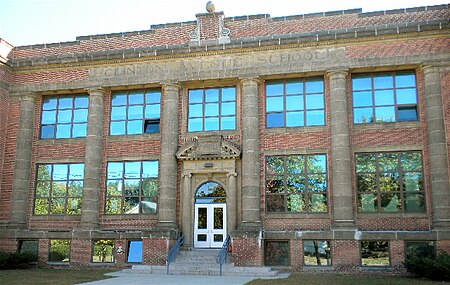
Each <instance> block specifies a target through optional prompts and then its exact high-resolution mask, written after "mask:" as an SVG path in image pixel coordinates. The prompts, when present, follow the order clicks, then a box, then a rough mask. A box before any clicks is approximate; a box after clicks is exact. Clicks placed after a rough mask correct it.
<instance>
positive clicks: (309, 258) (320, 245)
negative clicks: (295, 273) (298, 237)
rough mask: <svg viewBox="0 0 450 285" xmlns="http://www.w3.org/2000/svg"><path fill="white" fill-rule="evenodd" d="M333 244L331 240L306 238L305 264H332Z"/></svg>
mask: <svg viewBox="0 0 450 285" xmlns="http://www.w3.org/2000/svg"><path fill="white" fill-rule="evenodd" d="M330 252H331V246H330V242H329V241H323V240H304V241H303V260H304V264H305V265H310V266H330V265H331V254H330Z"/></svg>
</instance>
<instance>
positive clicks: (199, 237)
mask: <svg viewBox="0 0 450 285" xmlns="http://www.w3.org/2000/svg"><path fill="white" fill-rule="evenodd" d="M197 241H206V235H197Z"/></svg>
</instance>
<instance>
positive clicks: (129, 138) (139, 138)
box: [106, 133, 161, 142]
mask: <svg viewBox="0 0 450 285" xmlns="http://www.w3.org/2000/svg"><path fill="white" fill-rule="evenodd" d="M150 140H154V141H159V140H161V133H154V134H140V135H119V136H111V135H108V136H107V138H106V141H107V142H125V141H126V142H128V141H150Z"/></svg>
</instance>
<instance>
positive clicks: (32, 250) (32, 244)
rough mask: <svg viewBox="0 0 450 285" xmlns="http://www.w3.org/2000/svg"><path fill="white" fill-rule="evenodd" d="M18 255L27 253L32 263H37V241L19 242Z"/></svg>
mask: <svg viewBox="0 0 450 285" xmlns="http://www.w3.org/2000/svg"><path fill="white" fill-rule="evenodd" d="M18 252H19V253H29V254H31V255H32V261H33V262H37V261H38V241H37V240H19V248H18Z"/></svg>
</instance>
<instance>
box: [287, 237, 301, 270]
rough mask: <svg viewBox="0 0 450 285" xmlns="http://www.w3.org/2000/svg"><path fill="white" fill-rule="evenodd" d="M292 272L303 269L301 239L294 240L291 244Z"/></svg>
mask: <svg viewBox="0 0 450 285" xmlns="http://www.w3.org/2000/svg"><path fill="white" fill-rule="evenodd" d="M289 247H290V253H289V254H290V256H289V257H290V259H291V262H290V263H291V270H292V271H301V270H302V268H303V241H302V240H301V239H293V240H290V242H289Z"/></svg>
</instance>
